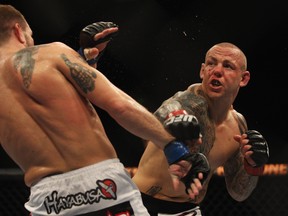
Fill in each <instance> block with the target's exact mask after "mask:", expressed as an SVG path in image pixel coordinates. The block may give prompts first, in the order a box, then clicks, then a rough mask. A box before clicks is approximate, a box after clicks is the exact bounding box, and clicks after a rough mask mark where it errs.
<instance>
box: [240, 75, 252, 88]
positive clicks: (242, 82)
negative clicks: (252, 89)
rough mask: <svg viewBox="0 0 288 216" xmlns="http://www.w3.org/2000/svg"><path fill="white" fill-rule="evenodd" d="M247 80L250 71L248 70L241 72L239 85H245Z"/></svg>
mask: <svg viewBox="0 0 288 216" xmlns="http://www.w3.org/2000/svg"><path fill="white" fill-rule="evenodd" d="M249 80H250V72H249V71H245V72H243V74H242V80H241V82H240V86H241V87H243V86H246V85H247V84H248V82H249Z"/></svg>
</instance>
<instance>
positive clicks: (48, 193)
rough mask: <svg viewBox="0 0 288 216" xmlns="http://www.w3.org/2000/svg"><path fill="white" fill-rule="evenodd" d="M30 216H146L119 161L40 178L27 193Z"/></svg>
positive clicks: (132, 184) (139, 195)
mask: <svg viewBox="0 0 288 216" xmlns="http://www.w3.org/2000/svg"><path fill="white" fill-rule="evenodd" d="M25 208H26V209H27V210H28V211H29V212H31V215H32V216H40V215H69V216H76V215H77V216H78V215H82V216H84V215H85V216H88V215H89V216H92V215H95V216H115V215H119V216H122V215H123V216H149V214H148V212H147V210H146V208H145V207H144V205H143V202H142V199H141V194H140V192H139V190H138V188H137V187H136V185H135V184H134V183H133V181H132V180H131V177H130V175H129V174H128V173H127V171H126V170H125V168H124V166H123V164H122V163H121V162H120V161H119V159H110V160H106V161H102V162H100V163H97V164H94V165H91V166H87V167H83V168H80V169H77V170H73V171H70V172H67V173H64V174H59V175H53V176H49V177H46V178H43V179H42V180H41V181H39V182H38V183H37V184H35V185H33V186H32V187H31V190H30V197H29V201H28V202H26V203H25Z"/></svg>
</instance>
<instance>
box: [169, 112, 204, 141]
mask: <svg viewBox="0 0 288 216" xmlns="http://www.w3.org/2000/svg"><path fill="white" fill-rule="evenodd" d="M164 127H165V128H166V130H167V131H168V132H169V133H170V134H172V135H173V136H174V137H176V138H177V139H178V140H183V141H184V140H193V139H198V138H199V136H200V126H199V123H198V120H197V118H196V117H195V116H194V115H189V114H187V112H186V111H185V110H176V111H173V112H171V113H170V114H169V115H168V116H167V119H166V120H165V121H164Z"/></svg>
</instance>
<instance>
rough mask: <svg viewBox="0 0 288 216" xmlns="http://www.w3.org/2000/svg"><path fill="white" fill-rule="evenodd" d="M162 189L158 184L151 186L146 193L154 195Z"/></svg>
mask: <svg viewBox="0 0 288 216" xmlns="http://www.w3.org/2000/svg"><path fill="white" fill-rule="evenodd" d="M161 190H162V187H160V186H152V187H151V188H150V189H149V190H148V191H146V193H147V194H148V195H150V196H154V195H155V194H157V193H159V191H161Z"/></svg>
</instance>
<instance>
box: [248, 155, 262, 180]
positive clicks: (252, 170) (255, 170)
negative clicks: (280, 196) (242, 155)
mask: <svg viewBox="0 0 288 216" xmlns="http://www.w3.org/2000/svg"><path fill="white" fill-rule="evenodd" d="M244 168H245V170H246V172H247V173H248V174H249V175H252V176H261V175H263V172H264V165H263V166H260V167H253V166H251V165H250V164H249V163H248V162H247V160H246V159H244Z"/></svg>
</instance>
